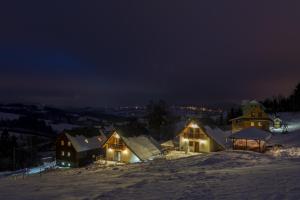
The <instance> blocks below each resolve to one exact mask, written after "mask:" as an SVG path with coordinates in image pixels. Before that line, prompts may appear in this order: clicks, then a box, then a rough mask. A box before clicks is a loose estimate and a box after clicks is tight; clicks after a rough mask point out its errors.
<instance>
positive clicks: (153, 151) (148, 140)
mask: <svg viewBox="0 0 300 200" xmlns="http://www.w3.org/2000/svg"><path fill="white" fill-rule="evenodd" d="M138 130H139V129H135V130H134V131H138ZM139 131H141V132H135V133H132V132H130V128H129V127H126V126H125V127H124V126H123V127H117V128H116V129H115V130H114V131H113V132H112V134H111V136H110V137H108V138H107V140H106V141H105V142H104V143H103V145H102V146H104V145H105V144H106V143H107V142H108V141H109V139H110V138H111V137H112V136H113V135H114V134H115V133H117V134H118V135H119V136H120V138H121V139H122V141H123V142H124V143H125V145H126V146H127V148H129V149H130V150H131V151H132V153H134V154H135V155H136V156H137V157H138V158H139V159H140V160H141V161H146V160H151V159H153V158H155V157H157V156H159V155H160V154H161V149H160V146H159V144H158V143H157V142H156V141H155V140H154V139H153V138H152V137H150V136H146V135H144V134H143V133H145V131H146V130H145V129H140V130H139ZM128 135H138V136H128Z"/></svg>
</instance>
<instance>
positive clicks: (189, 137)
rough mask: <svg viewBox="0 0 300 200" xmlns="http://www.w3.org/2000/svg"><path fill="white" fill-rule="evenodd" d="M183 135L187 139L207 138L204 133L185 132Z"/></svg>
mask: <svg viewBox="0 0 300 200" xmlns="http://www.w3.org/2000/svg"><path fill="white" fill-rule="evenodd" d="M183 137H184V138H186V139H205V135H204V134H193V133H185V134H184V136H183Z"/></svg>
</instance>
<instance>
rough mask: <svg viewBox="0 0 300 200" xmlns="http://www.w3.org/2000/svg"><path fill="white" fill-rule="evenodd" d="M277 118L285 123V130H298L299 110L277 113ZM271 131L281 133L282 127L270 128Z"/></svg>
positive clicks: (299, 124)
mask: <svg viewBox="0 0 300 200" xmlns="http://www.w3.org/2000/svg"><path fill="white" fill-rule="evenodd" d="M279 118H280V119H281V120H282V121H283V123H284V124H287V125H288V127H287V131H288V132H293V131H300V113H299V112H294V113H293V112H282V113H279ZM271 131H272V132H275V133H282V132H284V128H283V127H282V128H279V129H271Z"/></svg>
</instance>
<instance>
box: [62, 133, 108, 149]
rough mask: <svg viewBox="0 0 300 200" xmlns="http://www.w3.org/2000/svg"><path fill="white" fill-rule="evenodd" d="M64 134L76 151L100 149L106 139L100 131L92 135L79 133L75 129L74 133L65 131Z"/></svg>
mask: <svg viewBox="0 0 300 200" xmlns="http://www.w3.org/2000/svg"><path fill="white" fill-rule="evenodd" d="M82 131H83V129H82ZM65 134H66V136H67V138H68V140H69V141H70V142H71V143H72V145H73V147H74V149H75V150H76V151H77V152H83V151H89V150H92V149H100V148H101V147H102V144H103V143H104V142H105V141H106V136H105V135H104V134H103V133H102V132H101V131H98V134H94V135H89V134H86V132H82V133H80V131H77V132H76V134H74V132H70V133H68V132H66V133H65Z"/></svg>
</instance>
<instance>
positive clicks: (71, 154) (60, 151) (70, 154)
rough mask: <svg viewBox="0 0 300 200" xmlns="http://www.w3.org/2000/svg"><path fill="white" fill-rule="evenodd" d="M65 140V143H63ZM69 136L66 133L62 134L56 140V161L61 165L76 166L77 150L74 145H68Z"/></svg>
mask: <svg viewBox="0 0 300 200" xmlns="http://www.w3.org/2000/svg"><path fill="white" fill-rule="evenodd" d="M62 141H63V145H62ZM68 142H69V140H68V138H67V136H66V135H65V134H62V135H60V136H59V137H58V138H57V140H56V163H57V165H58V166H61V167H76V166H77V165H78V162H77V152H76V151H75V149H74V147H73V146H72V144H71V146H69V145H68Z"/></svg>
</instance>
